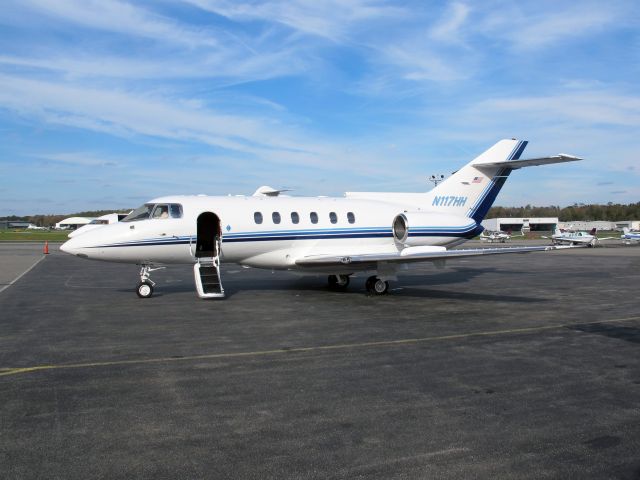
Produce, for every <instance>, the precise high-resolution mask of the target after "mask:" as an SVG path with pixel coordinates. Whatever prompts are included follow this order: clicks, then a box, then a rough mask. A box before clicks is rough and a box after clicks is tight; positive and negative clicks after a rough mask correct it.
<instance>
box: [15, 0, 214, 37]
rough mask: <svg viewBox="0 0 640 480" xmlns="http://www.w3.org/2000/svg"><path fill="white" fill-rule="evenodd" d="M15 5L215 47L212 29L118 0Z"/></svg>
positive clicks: (38, 0) (41, 0)
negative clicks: (180, 22)
mask: <svg viewBox="0 0 640 480" xmlns="http://www.w3.org/2000/svg"><path fill="white" fill-rule="evenodd" d="M16 3H17V6H18V8H30V9H32V10H34V11H35V12H37V13H41V14H45V15H49V16H52V17H55V18H57V19H60V20H63V21H66V22H71V23H75V24H77V25H80V26H82V27H85V28H92V29H97V30H103V31H107V32H115V33H121V34H126V35H130V36H136V37H145V38H150V39H153V40H156V41H159V42H173V43H177V44H182V45H186V46H188V47H192V48H195V47H214V46H216V45H217V44H218V41H217V40H216V38H215V35H214V33H213V32H212V31H207V30H205V29H197V28H194V27H187V26H184V25H180V24H179V23H178V22H175V21H173V20H171V19H168V18H165V17H162V16H161V15H158V14H155V13H153V12H150V11H147V10H145V9H142V8H139V7H137V6H135V5H133V4H131V3H127V2H123V1H118V0H20V1H18V2H16Z"/></svg>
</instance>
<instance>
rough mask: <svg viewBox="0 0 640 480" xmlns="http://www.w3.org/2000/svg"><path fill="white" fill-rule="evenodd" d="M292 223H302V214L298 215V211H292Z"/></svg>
mask: <svg viewBox="0 0 640 480" xmlns="http://www.w3.org/2000/svg"><path fill="white" fill-rule="evenodd" d="M291 223H300V215H298V212H291Z"/></svg>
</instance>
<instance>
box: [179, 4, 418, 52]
mask: <svg viewBox="0 0 640 480" xmlns="http://www.w3.org/2000/svg"><path fill="white" fill-rule="evenodd" d="M183 1H185V2H186V3H190V4H192V5H194V6H197V7H198V8H201V9H203V10H206V11H209V12H213V13H216V14H218V15H222V16H225V17H227V18H230V19H233V20H237V21H247V20H260V21H264V22H270V23H271V22H275V23H279V24H281V25H285V26H286V27H288V28H291V29H293V30H295V31H297V32H300V33H303V34H308V35H313V36H317V37H322V38H325V39H329V40H331V41H336V42H343V41H345V40H347V39H348V38H350V37H351V36H352V32H351V29H352V28H353V27H354V26H355V25H357V24H359V23H363V22H371V21H375V20H380V19H389V18H394V17H395V18H397V17H399V16H405V14H406V11H405V10H404V9H402V8H400V7H397V6H390V5H384V3H383V2H380V1H375V0H329V1H323V2H316V1H310V0H272V1H254V2H241V1H233V0H232V1H226V0H183Z"/></svg>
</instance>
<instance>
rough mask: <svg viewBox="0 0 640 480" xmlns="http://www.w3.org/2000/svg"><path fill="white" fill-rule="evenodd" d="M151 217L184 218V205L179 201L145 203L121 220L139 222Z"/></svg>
mask: <svg viewBox="0 0 640 480" xmlns="http://www.w3.org/2000/svg"><path fill="white" fill-rule="evenodd" d="M149 218H182V205H180V204H178V203H169V204H167V203H157V204H156V203H145V204H144V205H142V206H141V207H138V208H136V209H135V210H134V211H133V212H131V213H130V214H129V215H127V216H126V217H125V218H124V219H122V220H121V221H122V222H137V221H138V220H147V219H149Z"/></svg>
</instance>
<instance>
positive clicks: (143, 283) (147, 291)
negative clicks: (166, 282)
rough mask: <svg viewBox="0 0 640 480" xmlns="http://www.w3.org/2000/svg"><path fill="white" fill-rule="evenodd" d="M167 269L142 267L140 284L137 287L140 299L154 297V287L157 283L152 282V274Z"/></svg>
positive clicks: (149, 266)
mask: <svg viewBox="0 0 640 480" xmlns="http://www.w3.org/2000/svg"><path fill="white" fill-rule="evenodd" d="M163 268H165V267H155V268H153V267H152V266H151V265H142V268H141V269H140V283H138V286H137V287H136V293H137V294H138V297H140V298H149V297H151V296H152V295H153V287H154V286H155V284H156V283H155V282H154V281H153V280H151V272H154V271H156V270H162V269H163Z"/></svg>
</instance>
